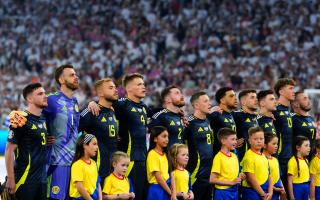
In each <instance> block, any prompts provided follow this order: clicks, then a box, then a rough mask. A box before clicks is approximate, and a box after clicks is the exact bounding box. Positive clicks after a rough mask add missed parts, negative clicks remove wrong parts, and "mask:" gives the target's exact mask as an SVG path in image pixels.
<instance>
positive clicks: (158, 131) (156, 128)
mask: <svg viewBox="0 0 320 200" xmlns="http://www.w3.org/2000/svg"><path fill="white" fill-rule="evenodd" d="M166 130H167V129H166V127H164V126H154V127H152V129H151V135H150V146H149V151H151V150H152V149H154V148H155V147H156V143H155V142H154V138H156V137H158V136H159V135H160V134H161V133H162V132H163V131H166ZM163 151H164V152H165V153H167V152H168V150H167V148H164V149H163Z"/></svg>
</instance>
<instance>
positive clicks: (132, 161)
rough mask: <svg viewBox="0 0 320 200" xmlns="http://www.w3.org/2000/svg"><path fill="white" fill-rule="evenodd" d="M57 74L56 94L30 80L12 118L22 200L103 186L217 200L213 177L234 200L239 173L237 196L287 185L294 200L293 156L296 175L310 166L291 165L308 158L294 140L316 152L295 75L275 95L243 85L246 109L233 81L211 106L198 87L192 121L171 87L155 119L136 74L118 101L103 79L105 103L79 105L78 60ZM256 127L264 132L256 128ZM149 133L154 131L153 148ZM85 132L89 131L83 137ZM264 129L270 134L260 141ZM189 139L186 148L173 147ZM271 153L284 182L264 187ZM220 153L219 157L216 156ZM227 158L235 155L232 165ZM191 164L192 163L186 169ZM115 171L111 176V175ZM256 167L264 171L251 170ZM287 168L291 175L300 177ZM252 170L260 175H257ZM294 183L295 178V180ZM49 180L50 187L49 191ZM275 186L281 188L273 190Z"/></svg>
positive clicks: (13, 189) (91, 195) (113, 195)
mask: <svg viewBox="0 0 320 200" xmlns="http://www.w3.org/2000/svg"><path fill="white" fill-rule="evenodd" d="M55 79H56V81H57V83H58V85H59V91H58V92H56V93H53V94H50V95H49V96H48V97H47V96H46V94H45V90H44V88H42V86H41V84H30V85H28V86H26V87H25V89H24V90H23V96H24V98H25V99H26V101H27V104H28V106H27V109H26V111H25V112H12V115H11V128H10V132H9V135H8V143H7V147H6V153H5V158H6V168H7V175H8V179H7V183H6V187H7V190H8V191H9V193H10V194H14V195H15V197H16V198H17V199H40V196H41V199H47V196H48V197H49V199H67V198H69V196H70V197H71V198H73V199H77V198H83V199H102V193H103V198H105V199H132V198H135V199H157V198H158V199H169V198H171V199H176V198H177V197H178V198H182V199H193V198H194V199H212V183H214V184H215V192H214V199H219V197H220V198H222V199H230V198H231V197H228V194H229V193H232V194H233V196H234V197H235V198H236V199H238V195H235V191H237V190H238V185H239V184H240V183H241V181H242V179H244V181H242V194H241V195H239V198H243V199H248V198H249V199H261V197H262V198H265V199H271V198H278V199H279V197H280V194H285V191H287V193H288V196H289V197H290V198H294V194H295V192H294V190H296V191H298V189H295V187H293V188H294V189H292V184H291V185H290V184H289V185H288V188H289V189H287V179H288V180H290V178H292V177H291V176H289V177H288V178H287V173H286V172H288V163H289V170H290V169H295V170H296V171H297V173H298V174H297V177H298V178H300V171H301V173H302V170H304V169H305V168H302V167H304V166H305V165H304V164H303V163H302V164H300V160H299V159H296V161H297V162H291V163H292V165H294V166H295V167H293V168H292V167H291V168H290V161H289V160H290V158H291V157H292V156H293V155H294V156H295V157H296V158H298V157H299V158H302V157H304V156H307V155H305V154H306V153H304V154H303V155H302V154H301V153H300V154H297V151H294V152H295V154H293V151H292V146H293V139H294V137H296V136H298V135H303V136H304V137H303V138H304V140H303V141H310V142H309V143H310V146H311V149H315V135H316V129H315V124H314V121H313V119H312V117H311V116H309V115H308V111H309V110H310V108H311V105H310V101H309V99H308V97H307V96H306V95H305V94H304V93H303V92H297V93H295V92H294V86H295V82H294V81H293V80H291V79H279V81H278V82H277V83H276V85H275V86H274V92H275V94H276V95H277V97H278V99H277V100H276V98H275V95H274V93H273V91H271V90H266V91H260V92H259V93H257V92H256V91H255V90H243V91H241V92H240V93H239V102H240V106H241V110H240V111H234V110H235V109H236V108H237V98H236V95H235V92H234V91H233V89H232V88H229V87H223V88H220V89H219V90H218V91H217V92H216V94H215V98H216V101H217V103H218V105H219V106H218V108H215V109H214V111H213V109H212V105H211V101H210V99H209V97H208V95H207V94H206V93H205V92H197V93H195V94H193V95H192V97H191V99H190V102H191V104H192V107H193V114H192V115H191V116H190V117H189V118H188V119H186V117H185V116H184V114H183V111H182V107H183V106H184V105H185V101H184V97H183V95H182V93H181V91H180V89H179V88H178V87H176V86H169V87H167V88H165V89H164V90H163V91H162V93H161V98H162V102H163V109H162V110H160V111H159V112H157V113H156V114H154V115H153V116H152V117H150V120H148V114H149V115H150V113H151V111H149V110H148V108H147V106H146V105H145V104H144V103H143V102H142V99H143V98H144V97H145V95H146V89H145V86H144V81H143V76H142V75H140V74H130V75H126V76H125V77H124V79H123V86H124V88H125V90H126V98H121V99H118V94H117V88H116V86H115V84H114V82H113V81H112V79H109V78H106V79H102V80H99V81H97V82H96V83H95V89H96V92H97V95H98V97H99V100H98V102H94V101H92V102H90V103H89V105H88V107H87V108H85V109H83V110H82V111H79V107H78V103H77V100H76V98H74V97H73V94H74V91H75V90H76V89H78V87H79V84H78V77H77V75H76V72H75V70H74V69H73V67H72V66H71V65H63V66H60V67H59V68H57V69H56V71H55ZM290 105H291V108H292V111H293V113H292V111H291V108H290ZM258 108H260V109H259V114H257V111H258ZM148 121H149V122H148ZM259 126H260V127H261V128H260V129H259V128H256V127H259ZM250 128H251V129H250ZM249 129H250V130H249ZM148 130H150V131H149V132H151V136H150V137H151V138H150V147H149V153H147V145H146V135H147V132H148ZM79 132H85V133H86V134H83V135H82V136H81V137H80V138H79V137H78V133H79ZM263 132H265V133H266V134H267V133H270V134H271V135H272V136H274V137H271V139H270V140H269V141H268V140H267V139H266V140H264V134H263ZM218 133H219V134H218ZM270 134H269V135H270ZM218 135H221V137H218ZM276 136H277V137H276ZM255 137H256V138H255ZM254 138H255V139H254ZM266 138H267V137H266ZM297 138H300V136H299V137H297ZM256 140H257V141H258V142H257V141H256ZM273 140H276V141H277V142H276V146H277V147H275V148H277V149H278V150H277V152H273V153H270V152H269V154H267V153H265V154H262V153H261V149H262V147H263V145H264V143H265V142H266V141H268V142H270V141H273ZM77 141H78V143H77ZM185 141H186V142H187V146H183V145H182V146H179V145H177V144H182V143H184V142H185ZM231 141H232V142H231ZM254 141H255V142H257V144H255V142H254ZM306 143H307V142H306ZM221 144H222V145H221ZM266 145H268V143H266ZM97 146H98V147H99V148H96V147H97ZM278 146H279V148H278ZM297 146H299V147H300V146H301V144H298V145H297ZM167 147H168V148H170V149H171V151H170V153H169V152H166V148H167ZM174 147H175V148H174ZM180 148H181V151H180ZM118 150H120V151H123V152H126V154H125V153H121V152H118ZM293 150H296V147H295V148H293ZM231 151H233V152H234V153H236V154H234V153H231ZM266 151H267V150H266ZM309 151H310V149H309ZM172 152H173V153H172ZM188 152H189V153H188ZM298 152H299V151H298ZM167 154H168V155H171V156H168V158H169V161H170V163H172V166H171V167H169V165H168V158H167ZM180 154H182V155H184V159H182V158H180V157H179V155H180ZM272 154H276V155H277V157H278V159H279V164H278V162H276V163H277V164H278V169H279V167H280V169H281V171H282V172H283V173H282V176H281V179H282V184H281V185H277V186H275V187H274V188H273V187H271V186H273V185H274V184H276V183H279V181H277V182H274V181H275V180H276V178H273V180H272V182H273V183H274V184H269V186H270V187H269V188H268V187H265V185H264V183H265V182H268V181H266V180H269V178H270V177H271V176H272V174H273V172H272V170H271V166H272V165H271V164H270V162H271V161H270V160H272V159H267V158H266V155H269V158H272V157H271V155H272ZM223 156H226V157H223ZM90 157H93V158H94V161H93V160H91V159H90ZM182 157H183V156H182ZM186 157H187V158H186ZM214 157H215V158H214ZM217 157H218V158H219V157H220V160H221V161H220V162H219V161H218V160H217V161H216V158H217ZM229 157H231V158H232V159H228V158H229ZM213 158H214V159H213ZM218 158H217V159H218ZM229 160H232V161H230V162H231V165H229V164H230V163H229ZM238 160H239V161H241V167H242V171H243V172H244V173H241V174H240V175H239V164H235V163H234V162H236V163H239V162H238ZM273 160H276V159H273ZM256 161H257V162H258V164H257V165H254V166H260V167H259V168H255V169H253V168H254V167H253V166H252V163H255V162H256ZM264 161H266V162H264ZM268 161H269V162H268ZM165 163H167V164H165ZM216 163H217V164H216ZM218 163H221V166H220V167H217V165H219V164H218ZM228 163H229V164H228ZM246 163H251V164H246ZM265 164H267V165H265ZM228 165H229V166H228ZM46 166H47V167H46ZM95 166H96V167H97V168H98V171H97V170H96V169H97V168H95ZM223 166H227V168H226V169H227V171H226V172H227V174H226V173H225V172H223V171H219V170H222V169H223ZM236 166H238V168H237V167H236ZM261 166H264V167H261ZM265 166H267V167H266V168H265ZM268 166H270V167H268ZM121 167H122V168H121ZM185 167H186V169H187V170H185V171H184V168H185ZM307 167H308V165H307ZM111 168H113V173H110V172H111V171H110V169H111ZM169 168H170V174H169V172H168V170H169ZM269 168H270V170H268V169H269ZM257 169H259V170H258V171H259V173H257V172H258V171H255V170H257ZM262 169H267V173H263V172H261V171H260V170H262ZM246 170H247V171H246ZM278 171H279V170H278ZM80 172H81V173H80ZM188 172H190V175H189V173H188ZM211 172H212V173H211ZM229 172H234V173H229ZM255 173H256V174H255ZM230 174H233V175H230ZM235 174H236V177H234V176H235ZM269 174H270V175H271V176H269ZM279 174H280V172H279ZM289 174H290V175H293V177H295V174H292V173H289ZM308 174H309V172H308ZM210 175H211V177H210ZM252 175H255V176H253V178H252ZM98 177H99V178H98ZM127 177H128V178H129V179H127ZM266 177H267V178H266ZM279 177H280V175H279ZM189 179H190V181H189ZM129 180H130V181H129ZM270 180H271V178H270ZM277 180H280V179H279V178H278V179H277ZM169 181H170V183H169ZM308 181H309V180H308ZM308 181H307V182H308ZM148 182H149V184H150V186H149V191H148V189H147V188H148ZM166 182H167V183H166ZM189 182H190V184H189ZM129 183H130V184H129ZM270 183H271V182H270ZM293 183H294V184H295V183H296V182H295V179H294V180H293ZM303 183H304V182H303ZM100 184H101V186H102V187H100ZM294 184H293V186H294ZM306 184H307V183H306ZM233 185H235V186H234V187H231V186H233ZM122 186H123V187H122ZM280 186H281V187H280ZM317 186H320V185H317ZM47 187H48V188H50V190H48V191H50V192H49V193H48V194H47ZM191 187H192V192H191ZM69 188H70V189H69ZM121 188H126V189H125V190H122V189H121ZM270 188H271V189H270ZM247 189H248V190H247ZM131 191H134V193H132V192H131ZM308 191H309V190H308ZM243 192H245V193H243ZM276 193H278V195H273V197H272V194H276ZM298 193H299V194H301V193H302V192H298ZM26 194H28V195H26ZM40 194H41V195H40ZM160 194H163V195H160ZM308 194H309V193H308ZM225 195H227V196H225ZM246 195H247V196H246ZM282 196H285V195H282ZM311 196H312V197H313V196H314V193H312V195H311ZM296 199H298V197H296Z"/></svg>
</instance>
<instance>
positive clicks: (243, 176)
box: [239, 172, 247, 181]
mask: <svg viewBox="0 0 320 200" xmlns="http://www.w3.org/2000/svg"><path fill="white" fill-rule="evenodd" d="M239 178H241V180H242V181H243V180H246V178H247V176H246V174H245V173H242V172H241V173H240V175H239Z"/></svg>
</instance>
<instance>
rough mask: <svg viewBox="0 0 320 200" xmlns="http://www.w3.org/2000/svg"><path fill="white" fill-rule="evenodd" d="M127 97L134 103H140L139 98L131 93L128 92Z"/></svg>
mask: <svg viewBox="0 0 320 200" xmlns="http://www.w3.org/2000/svg"><path fill="white" fill-rule="evenodd" d="M127 98H128V99H130V100H131V101H133V102H135V103H140V102H141V98H139V97H136V96H134V95H132V94H128V95H127Z"/></svg>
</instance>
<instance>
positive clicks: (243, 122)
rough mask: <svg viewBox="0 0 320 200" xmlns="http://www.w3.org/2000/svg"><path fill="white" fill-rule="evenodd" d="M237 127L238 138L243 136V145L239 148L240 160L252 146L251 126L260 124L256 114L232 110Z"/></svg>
mask: <svg viewBox="0 0 320 200" xmlns="http://www.w3.org/2000/svg"><path fill="white" fill-rule="evenodd" d="M232 116H233V118H234V121H235V123H236V127H237V137H238V139H240V138H243V139H244V142H243V145H242V146H241V147H240V148H238V149H237V153H238V157H239V160H242V158H243V156H244V154H245V152H246V151H247V150H248V149H249V148H250V146H249V142H248V139H249V134H248V130H249V128H251V127H255V126H259V124H258V121H257V115H256V114H250V113H246V112H244V111H243V110H239V111H235V112H232Z"/></svg>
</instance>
